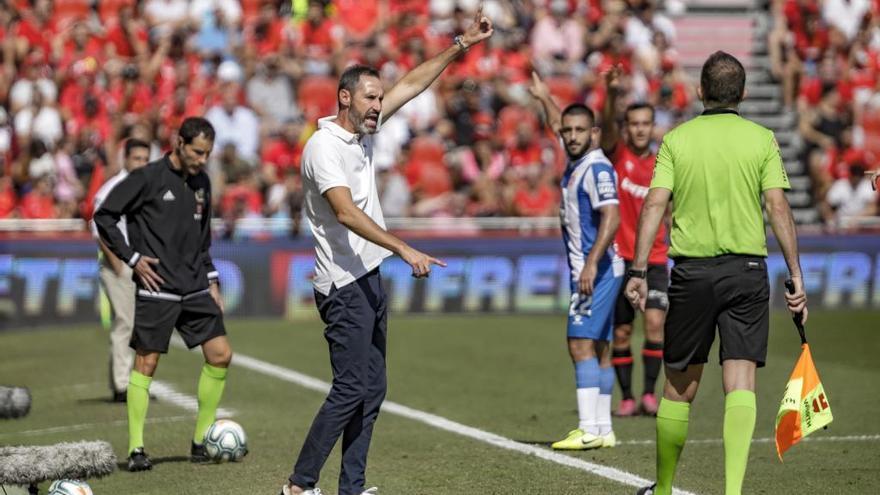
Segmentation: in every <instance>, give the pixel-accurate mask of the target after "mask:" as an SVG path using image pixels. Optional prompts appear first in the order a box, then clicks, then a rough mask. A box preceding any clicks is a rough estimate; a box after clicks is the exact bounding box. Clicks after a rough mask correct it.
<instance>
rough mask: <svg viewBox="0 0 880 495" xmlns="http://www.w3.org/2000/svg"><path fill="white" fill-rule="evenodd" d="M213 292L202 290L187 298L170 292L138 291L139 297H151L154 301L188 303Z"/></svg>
mask: <svg viewBox="0 0 880 495" xmlns="http://www.w3.org/2000/svg"><path fill="white" fill-rule="evenodd" d="M210 291H211V289H202V290H198V291H195V292H190V293H189V294H187V295H185V296H181V295H179V294H172V293H170V292H151V291H148V290H146V289H138V295H139V296H143V297H150V298H153V299H162V300H163V301H174V302H180V301H186V300H188V299H192V298H194V297H197V296H201V295H203V294H207V293H209V292H210Z"/></svg>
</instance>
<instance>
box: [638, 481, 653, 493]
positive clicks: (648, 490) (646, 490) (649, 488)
mask: <svg viewBox="0 0 880 495" xmlns="http://www.w3.org/2000/svg"><path fill="white" fill-rule="evenodd" d="M656 487H657V483H654V484H653V485H651V486H646V487H644V488H640V489H639V491H637V492H636V495H653V493H654V489H655V488H656Z"/></svg>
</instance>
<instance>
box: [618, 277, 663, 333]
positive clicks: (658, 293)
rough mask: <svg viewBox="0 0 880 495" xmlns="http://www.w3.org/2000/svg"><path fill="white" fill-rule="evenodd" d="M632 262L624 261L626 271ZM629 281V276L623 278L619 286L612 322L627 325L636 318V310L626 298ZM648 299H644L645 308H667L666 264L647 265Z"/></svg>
mask: <svg viewBox="0 0 880 495" xmlns="http://www.w3.org/2000/svg"><path fill="white" fill-rule="evenodd" d="M631 265H632V262H630V261H627V262H626V271H627V273H628V272H629V267H630V266H631ZM627 282H629V276H625V277H624V279H623V285H621V286H620V294H619V295H618V296H617V303H616V305H615V307H614V324H615V325H627V324H629V323H632V322H633V320H635V319H636V310H635V308H633V306H632V304H631V303H630V302H629V299H627V298H626V294H625V293H626V283H627ZM647 282H648V300H647V301H645V309H659V310H662V311H666V309H667V308H669V297H668V296H667V291H668V290H669V272H668V271H667V268H666V265H648V279H647Z"/></svg>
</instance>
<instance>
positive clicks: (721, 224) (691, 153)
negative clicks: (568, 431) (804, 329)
mask: <svg viewBox="0 0 880 495" xmlns="http://www.w3.org/2000/svg"><path fill="white" fill-rule="evenodd" d="M745 82H746V74H745V69H743V66H742V64H741V63H740V62H739V61H738V60H737V59H736V58H734V57H733V56H731V55H729V54H727V53H724V52H720V51H719V52H715V53H714V54H712V55H711V56H710V57H709V59H708V60H706V63H705V64H704V65H703V69H702V73H701V75H700V87H699V88H698V90H697V93H698V95H699V97H700V99H701V100H702V101H703V105H704V107H705V111H704V112H703V114H702V115H700V116H698V117H696V118H694V119H692V120H690V121H689V122H687V123H685V124H682V125H681V126H679V127H678V128H676V129H675V130H673V131H671V132H669V133H668V134H667V135H666V136H665V138H664V139H663V144H662V145H661V147H660V151H659V153H658V154H657V165H656V168H655V171H654V179H653V180H652V182H651V189H650V192H649V193H648V197H647V198H646V199H645V206H644V208H643V209H642V213H641V217H640V218H639V231H638V235H637V238H636V253H635V258H634V260H633V263H632V269H631V270H630V277H631V278H630V281H629V283H628V284H627V286H626V289H625V290H626V295H627V297H628V298H629V300H630V301H631V302H632V303H633V304H634V305H638V306H640V307H641V308H642V309H643V310H644V305H645V301H646V298H647V285H646V283H645V276H646V270H647V267H648V254H649V252H650V250H651V245H652V243H653V242H654V236H655V235H656V233H657V228H658V226H659V225H660V221H661V220H662V218H663V214H664V212H665V211H666V207H667V205H668V203H669V201H670V200H671V199H673V198H674V202H673V205H672V231H671V243H670V249H669V255H670V257H672V258H673V259H674V260H675V267H674V268H673V269H672V280H671V285H670V287H669V313H668V315H667V318H666V325H665V328H664V332H665V340H664V346H663V359H664V361H665V363H666V383H665V386H664V390H663V399H662V400H661V401H660V407H659V410H658V411H657V483H656V485H655V486H653V487H649V488H643V489H642V490H639V492H638V493H639V494H670V493H672V481H673V478H674V476H675V468H676V466H677V464H678V460H679V457H680V455H681V451H682V448H683V447H684V444H685V440H686V439H687V430H688V416H689V412H690V404H691V402H693V400H694V397H695V396H696V393H697V388H698V386H699V384H700V377H701V375H702V374H703V364H705V363H706V362H707V361H708V358H709V349H710V348H711V347H712V342H713V341H714V340H715V328H716V327H717V328H718V334H719V336H720V340H721V347H720V361H721V366H722V373H723V375H722V376H723V383H724V393H725V394H726V397H725V408H724V433H723V435H724V468H725V469H724V473H725V493H726V494H727V495H738V494H740V493H741V491H742V484H743V479H744V478H745V472H746V465H747V463H748V457H749V446H750V444H751V440H752V433H753V432H754V428H755V411H756V406H755V392H754V391H755V369H756V368H758V367H761V366H764V361H765V359H766V357H767V335H768V330H769V299H770V289H769V284H768V280H767V264H766V261H765V258H766V256H767V239H766V234H765V226H764V217H763V214H762V212H761V195H762V194H763V196H764V202H765V204H766V208H767V215H768V217H769V219H770V224H771V225H772V227H773V232H774V233H775V234H776V238H777V239H778V241H779V245H780V247H781V248H782V253H783V256H784V257H785V262H786V263H787V264H788V270H789V272H790V275H791V278H792V280H793V281H794V284H795V288H796V290H795V293H794V294H786V295H785V299H786V304H787V306H788V309H789V310H790V311H792V312H803V315H804V321H806V317H807V307H806V304H807V298H806V295H805V294H804V285H803V280H802V278H801V269H800V263H799V261H798V249H797V235H796V233H795V226H794V219H793V218H792V215H791V209H790V208H789V206H788V201H787V200H786V198H785V194H784V190H785V189H788V188H789V183H788V177H787V176H786V174H785V169H784V168H783V164H782V158H781V157H780V154H779V146H778V144H777V143H776V140H775V138H774V137H773V132H772V131H770V130H768V129H765V128H764V127H761V126H760V125H758V124H755V123H753V122H750V121H748V120H746V119H744V118H742V117H740V115H739V113H738V112H737V107H738V105H739V103H740V102H741V101H742V100H743V98H744V96H745Z"/></svg>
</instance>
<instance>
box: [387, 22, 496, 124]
mask: <svg viewBox="0 0 880 495" xmlns="http://www.w3.org/2000/svg"><path fill="white" fill-rule="evenodd" d="M494 32H495V30H494V28H493V27H492V21H491V20H489V18H488V17H486V16H484V15H483V6H482V5H480V7H479V8H478V9H477V12H476V14H475V15H474V22H473V23H472V24H471V25H470V26H468V28H467V30H465V32H464V33H463V34H460V35H458V36H456V37H455V38H454V39H453V44H452V46H450V47H449V48H447V49H445V50H443V51H442V52H440V54H438V55H437V56H435V57H434V58H431V59H429V60H426V61H425V62H423V63H422V64H421V65H419V66H418V67H416V68H415V69H413V70H411V71H409V72H408V73H407V74H406V75H405V76H403V78H401V79H400V81H398V82H397V84H395V85H394V87H392V88H391V89H390V90H388V93H386V94H385V101H383V102H382V118H383V119H387V118H388V117H390V116H392V115H394V112H396V111H398V110H400V107H402V106H403V105H405V104H406V102H408V101H409V100H411V99H413V98H415V97H416V96H418V94H419V93H421V92H422V91H424V90H425V89H427V88H428V86H430V85H431V83H432V82H434V79H437V76H439V75H440V73H442V72H443V70H444V69H446V67H447V66H448V65H449V64H450V63H451V62H452V61H453V60H455V59H456V58H457V57H458V56H459V55H461V54H462V53H464V52H466V51H467V50H468V49H469V48H470V47H472V46H474V45H476V44H477V43H480V42H481V41H483V40H485V39H487V38H489V37H490V36H492V33H494Z"/></svg>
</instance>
